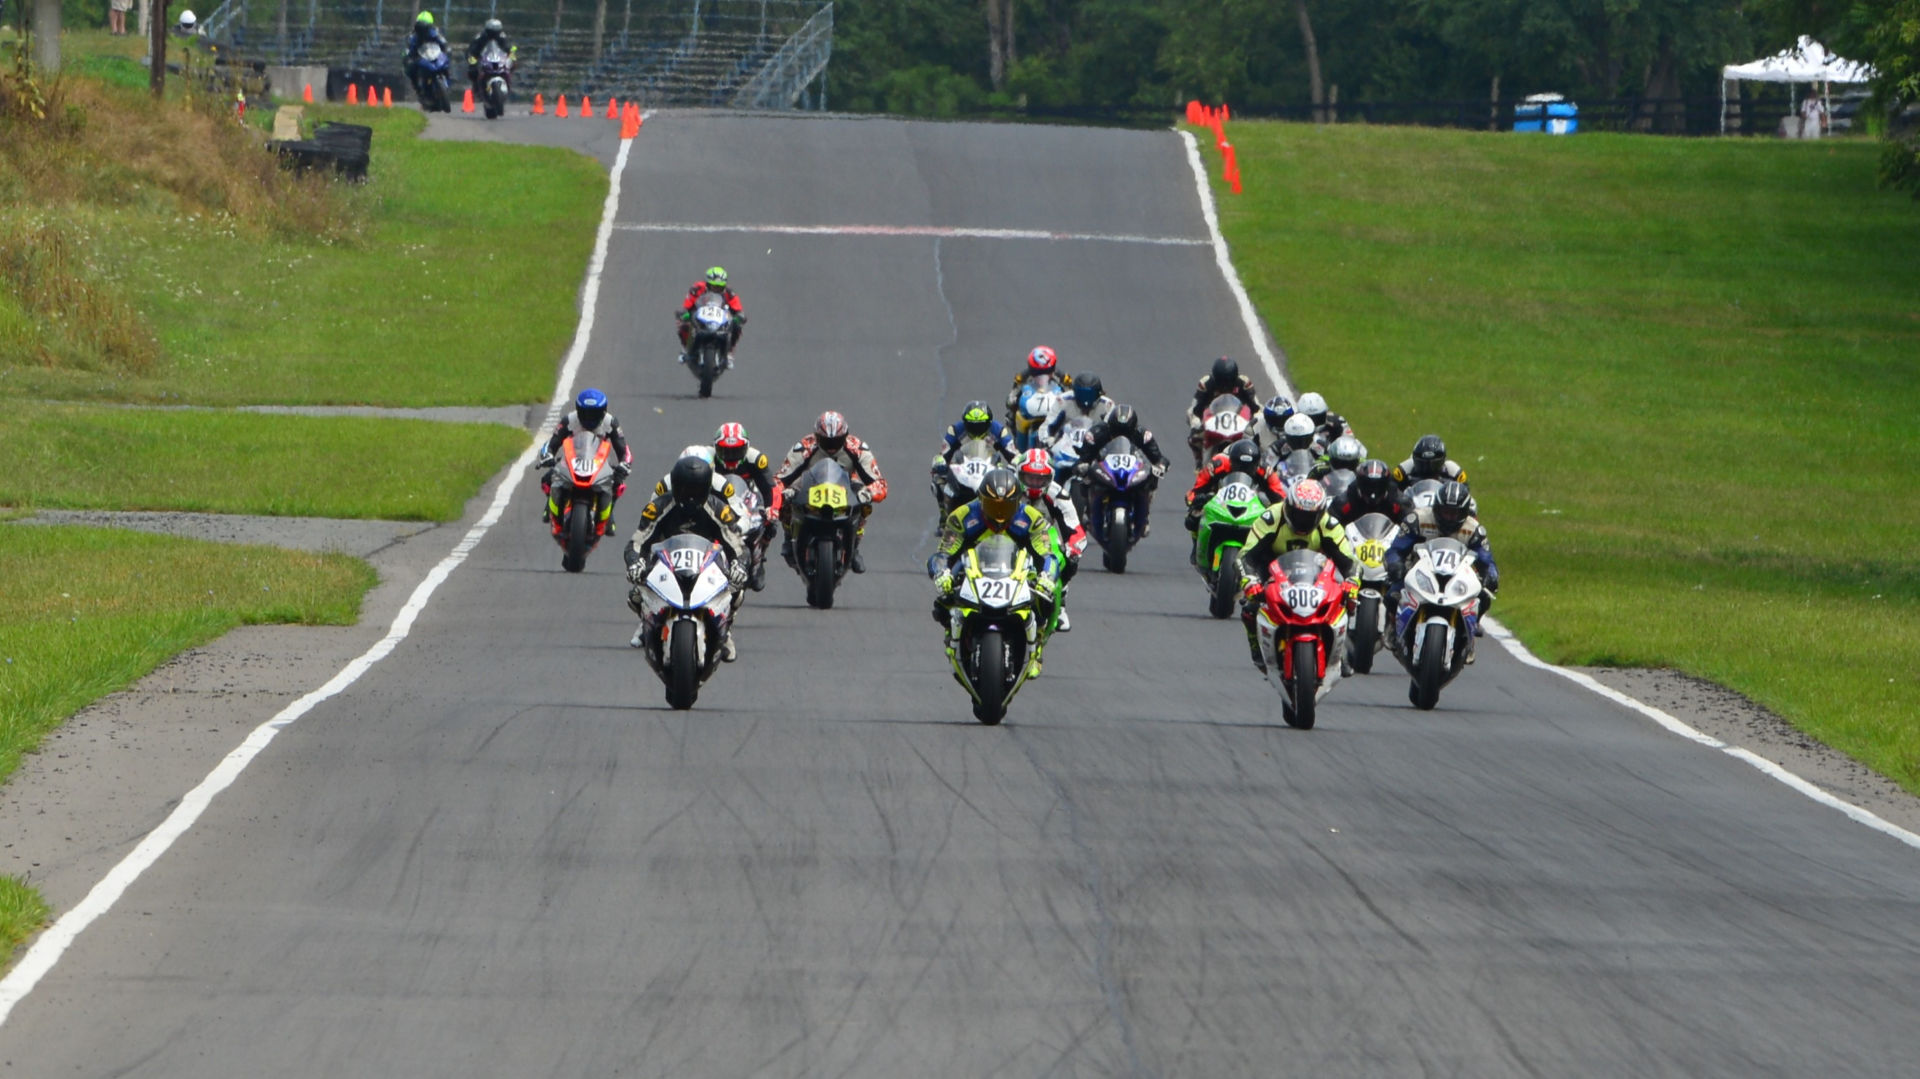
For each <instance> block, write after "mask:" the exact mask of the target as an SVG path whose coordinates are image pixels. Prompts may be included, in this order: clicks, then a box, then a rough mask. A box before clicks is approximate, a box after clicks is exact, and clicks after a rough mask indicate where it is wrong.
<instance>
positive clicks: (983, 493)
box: [980, 467, 1020, 528]
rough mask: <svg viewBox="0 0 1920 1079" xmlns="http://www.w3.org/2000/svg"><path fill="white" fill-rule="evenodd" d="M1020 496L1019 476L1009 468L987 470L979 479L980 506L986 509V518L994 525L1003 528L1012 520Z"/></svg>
mask: <svg viewBox="0 0 1920 1079" xmlns="http://www.w3.org/2000/svg"><path fill="white" fill-rule="evenodd" d="M1019 498H1020V477H1019V476H1018V475H1017V474H1016V473H1015V472H1014V471H1013V469H1011V468H1006V467H1001V468H996V469H994V470H992V471H990V472H988V473H987V474H986V475H985V476H983V477H981V479H980V508H981V509H982V510H984V511H986V514H987V520H989V521H992V522H993V523H994V525H995V526H996V527H999V528H1005V527H1006V526H1007V522H1008V521H1011V520H1013V511H1014V507H1015V505H1016V504H1017V503H1018V501H1019Z"/></svg>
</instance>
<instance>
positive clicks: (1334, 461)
mask: <svg viewBox="0 0 1920 1079" xmlns="http://www.w3.org/2000/svg"><path fill="white" fill-rule="evenodd" d="M1366 459H1367V448H1366V447H1365V446H1363V445H1361V444H1360V440H1359V439H1357V438H1355V437H1353V436H1352V435H1341V436H1340V437H1339V438H1336V439H1334V440H1333V444H1332V445H1331V446H1328V447H1327V452H1326V453H1325V454H1324V455H1322V456H1321V458H1320V459H1319V460H1318V461H1315V462H1314V463H1313V468H1312V470H1311V471H1309V472H1308V473H1307V478H1308V479H1315V480H1317V479H1322V478H1324V477H1325V476H1326V474H1327V473H1329V472H1337V471H1339V470H1340V469H1343V468H1344V469H1346V470H1347V471H1348V472H1356V473H1357V472H1358V471H1359V470H1360V462H1362V461H1364V460H1366Z"/></svg>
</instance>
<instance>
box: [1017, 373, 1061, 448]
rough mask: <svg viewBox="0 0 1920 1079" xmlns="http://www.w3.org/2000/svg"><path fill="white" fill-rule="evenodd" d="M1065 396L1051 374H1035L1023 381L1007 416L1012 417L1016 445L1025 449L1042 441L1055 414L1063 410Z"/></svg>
mask: <svg viewBox="0 0 1920 1079" xmlns="http://www.w3.org/2000/svg"><path fill="white" fill-rule="evenodd" d="M1065 399H1066V394H1065V392H1064V391H1062V390H1061V388H1060V383H1058V382H1056V381H1054V378H1053V376H1052V375H1036V376H1034V377H1033V378H1030V379H1028V380H1027V381H1026V382H1024V383H1022V384H1021V386H1020V396H1019V397H1018V398H1017V399H1016V401H1015V403H1014V407H1013V411H1012V413H1011V414H1010V415H1009V416H1008V417H1007V418H1008V420H1010V421H1012V427H1013V444H1014V447H1015V448H1017V449H1019V450H1021V451H1023V452H1024V451H1026V450H1030V449H1033V448H1034V447H1035V446H1039V445H1041V443H1042V441H1043V440H1044V437H1045V435H1046V427H1047V424H1049V423H1051V422H1053V414H1054V413H1056V412H1058V411H1060V403H1061V402H1062V401H1064V400H1065Z"/></svg>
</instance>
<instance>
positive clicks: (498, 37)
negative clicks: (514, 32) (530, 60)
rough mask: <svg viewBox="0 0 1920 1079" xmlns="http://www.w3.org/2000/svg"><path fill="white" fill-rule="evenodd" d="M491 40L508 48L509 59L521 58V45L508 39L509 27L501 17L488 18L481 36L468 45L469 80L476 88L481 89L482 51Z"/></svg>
mask: <svg viewBox="0 0 1920 1079" xmlns="http://www.w3.org/2000/svg"><path fill="white" fill-rule="evenodd" d="M489 41H497V42H499V43H500V47H501V48H503V49H505V50H507V58H508V59H509V60H518V59H520V46H518V45H515V44H514V43H512V42H511V41H508V40H507V28H506V27H505V26H504V25H503V24H502V23H501V22H500V20H499V19H488V20H487V22H486V25H485V26H483V27H481V28H480V34H479V36H477V37H475V38H474V39H473V41H471V42H469V43H468V45H467V81H468V82H470V83H472V84H473V88H474V89H475V90H479V89H480V52H481V50H483V49H485V48H486V47H487V42H489Z"/></svg>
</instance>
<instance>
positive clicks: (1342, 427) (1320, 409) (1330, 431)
mask: <svg viewBox="0 0 1920 1079" xmlns="http://www.w3.org/2000/svg"><path fill="white" fill-rule="evenodd" d="M1293 410H1294V411H1295V412H1303V413H1305V414H1306V417H1307V418H1308V419H1310V420H1312V421H1313V428H1314V434H1315V436H1316V437H1317V439H1318V440H1319V442H1320V444H1321V445H1322V446H1331V445H1333V441H1334V439H1337V438H1339V437H1340V436H1341V435H1350V434H1352V433H1353V428H1352V427H1350V426H1349V425H1348V424H1347V421H1346V417H1344V416H1342V415H1340V414H1339V413H1338V412H1333V411H1330V410H1328V408H1327V399H1326V398H1324V397H1322V396H1320V395H1319V394H1317V393H1313V392H1311V391H1309V392H1307V393H1303V394H1301V395H1300V400H1298V401H1295V402H1294V405H1293Z"/></svg>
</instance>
